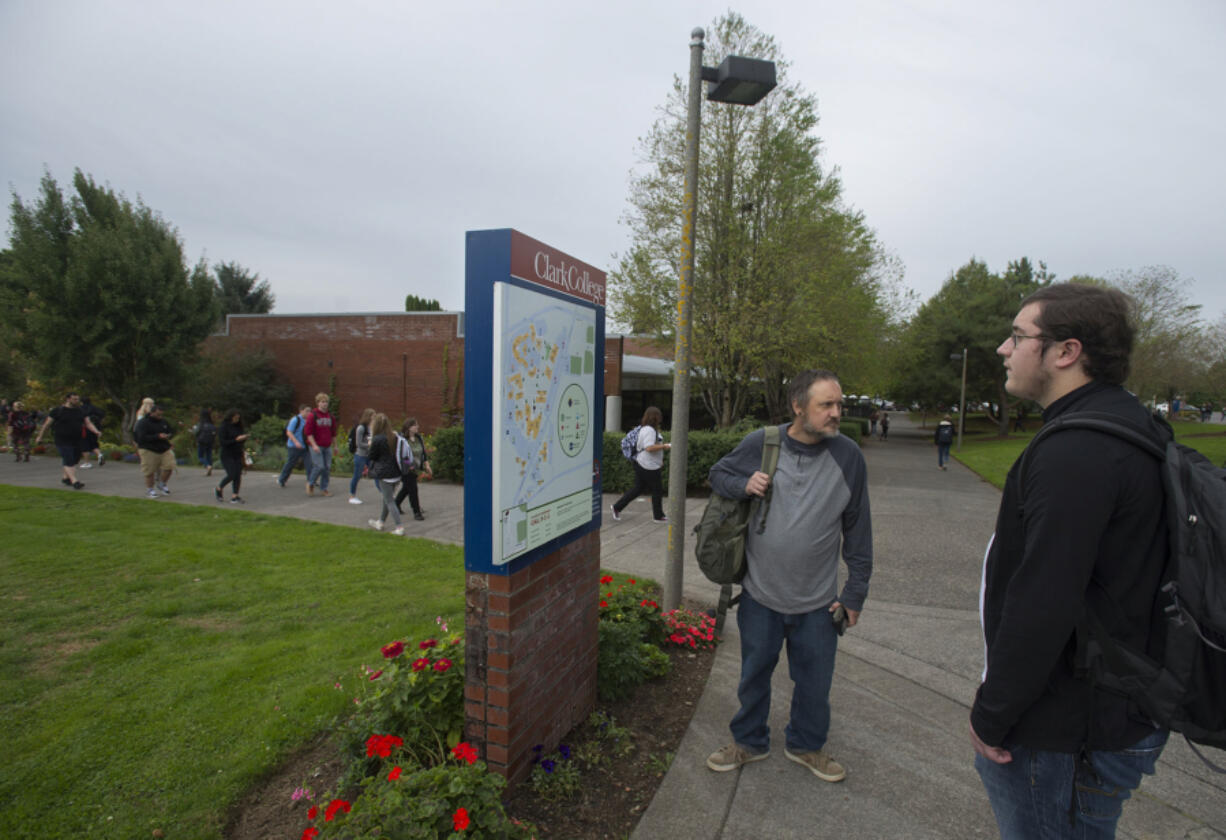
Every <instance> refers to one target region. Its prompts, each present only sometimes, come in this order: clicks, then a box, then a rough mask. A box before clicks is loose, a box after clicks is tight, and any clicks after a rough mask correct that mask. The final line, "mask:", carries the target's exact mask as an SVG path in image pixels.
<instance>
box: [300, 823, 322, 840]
mask: <svg viewBox="0 0 1226 840" xmlns="http://www.w3.org/2000/svg"><path fill="white" fill-rule="evenodd" d="M318 836H319V829H318V828H316V827H315V826H311V827H310V828H304V829H303V830H302V840H315V838H316V837H318Z"/></svg>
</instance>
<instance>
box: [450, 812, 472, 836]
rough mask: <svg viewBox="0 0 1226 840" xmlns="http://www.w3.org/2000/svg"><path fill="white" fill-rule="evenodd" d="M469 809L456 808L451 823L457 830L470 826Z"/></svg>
mask: <svg viewBox="0 0 1226 840" xmlns="http://www.w3.org/2000/svg"><path fill="white" fill-rule="evenodd" d="M468 822H469V820H468V810H467V809H466V808H456V809H455V813H454V814H452V815H451V824H452V825H453V826H455V830H456V831H463V830H464V829H466V828H468Z"/></svg>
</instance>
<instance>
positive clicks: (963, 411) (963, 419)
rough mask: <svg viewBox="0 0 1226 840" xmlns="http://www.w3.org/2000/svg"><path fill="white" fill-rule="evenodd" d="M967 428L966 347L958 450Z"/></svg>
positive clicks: (963, 351) (960, 401) (960, 403)
mask: <svg viewBox="0 0 1226 840" xmlns="http://www.w3.org/2000/svg"><path fill="white" fill-rule="evenodd" d="M965 428H966V348H965V347H963V348H962V396H961V397H959V401H958V451H959V452H961V451H962V430H963V429H965Z"/></svg>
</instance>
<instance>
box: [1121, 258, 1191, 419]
mask: <svg viewBox="0 0 1226 840" xmlns="http://www.w3.org/2000/svg"><path fill="white" fill-rule="evenodd" d="M1109 282H1110V285H1112V286H1115V287H1116V288H1117V289H1119V290H1120V291H1122V292H1125V293H1126V294H1127V295H1128V296H1129V297H1131V298H1132V321H1133V326H1134V327H1135V328H1136V337H1135V339H1134V341H1133V350H1132V365H1131V370H1130V372H1129V375H1128V383H1127V385H1128V389H1129V390H1130V391H1132V392H1133V393H1134V394H1136V395H1137V396H1138V397H1140V398H1141V399H1142V400H1146V401H1150V400H1153V401H1155V402H1161V401H1163V400H1170V399H1172V398H1174V397H1175V396H1176V395H1178V394H1182V393H1183V392H1184V391H1186V390H1187V389H1188V388H1190V387H1193V384H1194V383H1195V381H1196V380H1197V378H1198V376H1199V374H1200V373H1201V371H1202V370H1203V368H1204V367H1205V364H1204V362H1205V359H1204V357H1203V356H1202V355H1201V353H1202V351H1203V350H1204V349H1205V348H1204V339H1205V333H1204V330H1203V325H1202V324H1201V321H1200V309H1201V308H1200V306H1199V305H1195V304H1192V303H1189V301H1188V295H1187V289H1188V286H1189V281H1187V280H1185V279H1183V278H1181V277H1180V276H1179V273H1178V272H1177V271H1175V270H1174V269H1172V268H1169V267H1167V266H1147V267H1145V268H1142V269H1140V270H1136V271H1134V270H1128V271H1121V272H1117V273H1116V274H1114V275H1112V276H1111V278H1110V279H1109Z"/></svg>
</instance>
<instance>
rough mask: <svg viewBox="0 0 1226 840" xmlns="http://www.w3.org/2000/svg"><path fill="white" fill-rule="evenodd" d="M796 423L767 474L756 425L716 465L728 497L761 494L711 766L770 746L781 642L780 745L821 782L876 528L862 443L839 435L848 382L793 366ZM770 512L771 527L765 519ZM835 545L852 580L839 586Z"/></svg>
mask: <svg viewBox="0 0 1226 840" xmlns="http://www.w3.org/2000/svg"><path fill="white" fill-rule="evenodd" d="M788 396H789V399H790V402H791V406H792V413H793V415H794V416H793V420H792V422H791V424H789V425H788V426H786V427H781V428H780V430H779V431H780V435H779V437H780V451H779V465H778V466H777V467H776V469H775V474H774V477H773V478H771V477H770V476H768V475H767V474H766V473H764V472H761V471H760V469H759V468H760V466H761V464H762V446H763V439H764V437H765V435H764V433H763V432H762V430H758V431H756V432H753V433H751V434H750V435H749V436H748V437H746V438H745V439H744V440H743V441H741V443H740V444H739V445H738V446H737V448H736V449H734V450H733V451H732V452H730V453H729V454H728V455H726V456H724V457H723V458H722V459H720V461H719V462H718V463H717V464H716V465H715V466H714V467H712V468H711V473H710V476H709V479H710V482H711V487H712V489H713V490H714V491H715V492H717V493H719V494H720V495H722V496H726V497H728V498H732V499H746V498H749V497H750V496H766V494H767V491H768V489H769V491H770V497H769V505H768V504H762V505H759V506H758V510H757V512H756V513H755V515H754V517H753V519H752V520H751V521H750V523H749V535H748V542H747V549H746V556H747V559H748V562H749V571H748V573H747V574H746V576H745V579H744V580H743V581H742V587H743V588H742V592H741V600H740V605H739V606H738V608H737V616H736V619H737V627H738V629H739V630H740V634H741V680H740V684H739V686H738V688H737V698H738V699H739V700H740V703H741V708H740V711H738V712H737V713H736V715H735V716H734V717H733V718H732V723H731V725H730V729H731V730H732V737H733V742H732V743H731V744H729V745H728V746H726V747H724V748H723V749H721V750H718V751H716V752H714V753H712V754H711V756H710V757H709V758H708V759H707V766H708V767H709V768H711V769H712V770H716V771H719V772H725V771H728V770H735V769H736V768H738V767H740V766H742V765H744V764H747V763H749V762H751V761H760V760H762V759H764V758H766V757H767V756H768V755H770V727H769V726H768V724H767V718H768V717H769V714H770V700H771V674H772V673H773V672H774V670H775V665H776V664H777V663H778V662H779V650H780V648H781V647H782V646H783V644H784V642H786V643H787V649H788V672H789V674H790V676H791V677H792V683H793V687H792V708H791V717H790V720H789V722H788V726H787V729H786V733H785V734H786V737H785V748H784V751H783V754H784V755H785V756H787V757H788V758H789V759H791V760H792V761H795V762H796V763H798V764H801V765H803V766H805V767H807V768H808V769H809V770H811V771H812V772H813V774H814V775H816V776H817V777H818V778H819V779H822V780H823V781H827V782H839V781H842V780H843V779H844V778H845V777H846V775H847V773H846V771H845V770H844V769H843V767H842V765H840V764H839V763H838V762H837V761H835V760H834V759H833V758H831V757H830V755H829V754H828V753H827V752H826V750H825V746H826V736H827V734H828V733H829V731H830V684H831V681H832V680H833V678H834V655H835V650H836V648H837V646H838V636H839V634H840V633H841V632H842V628H841V627H839V628H836V626H835V624H836V622H839V621H840V619H842V618H843V615H844V614H845V615H846V625H845V626H847V627H851V626H854V625H855V624H856V622H857V621H858V620H859V618H860V611H861V610H862V609H863V608H864V599H865V598H866V597H867V595H868V579H869V577H870V576H871V575H872V571H873V535H872V524H871V520H870V516H869V506H868V476H867V471H866V469H865V466H864V456H863V455H862V454H861V452H860V447H859V446H857V445H856V443H855V442H854V441H852V440H851V439H849V438H846V437H843V436H841V435H840V434H839V415H840V414H841V413H842V402H843V389H842V388H841V386H840V385H839V380H838V377H837V376H836V375H835V374H834V373H832V372H830V371H828V370H808V371H804V372H803V373H800V374H798V375H797V376H796V377H795V378H794V379H793V380H792V382H791V384H790V386H789V394H788ZM764 511H769V516H768V517H767V523H766V527H765V529H764V530H763V532H762V533H758V522H759V520H760V519H761V517H762V516H763V515H764ZM840 548H841V553H842V557H843V561H844V562H845V563H846V564H847V580H846V581H845V582H844V584H843V590H842V593H839V591H838V566H839V555H840Z"/></svg>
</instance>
